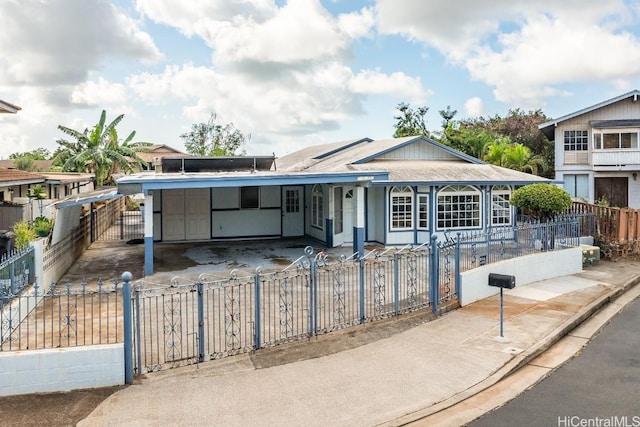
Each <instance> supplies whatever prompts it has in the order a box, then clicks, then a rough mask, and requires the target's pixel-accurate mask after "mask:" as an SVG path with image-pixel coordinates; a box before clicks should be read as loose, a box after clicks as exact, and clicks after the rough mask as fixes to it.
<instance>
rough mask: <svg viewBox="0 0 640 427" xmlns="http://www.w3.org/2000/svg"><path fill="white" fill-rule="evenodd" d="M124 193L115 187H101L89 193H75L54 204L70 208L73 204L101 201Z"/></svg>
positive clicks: (59, 207) (60, 207) (115, 197)
mask: <svg viewBox="0 0 640 427" xmlns="http://www.w3.org/2000/svg"><path fill="white" fill-rule="evenodd" d="M122 196H123V195H122V194H120V193H118V189H117V188H115V187H107V188H101V189H99V190H94V191H89V192H87V193H81V194H75V195H73V196H69V197H67V198H65V199H62V200H60V201H58V202H56V203H55V204H54V205H55V207H56V208H58V209H62V208H69V207H71V206H77V205H84V204H87V203H95V202H101V201H104V200H111V199H117V198H118V197H122Z"/></svg>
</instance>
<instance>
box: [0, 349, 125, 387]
mask: <svg viewBox="0 0 640 427" xmlns="http://www.w3.org/2000/svg"><path fill="white" fill-rule="evenodd" d="M123 384H124V345H123V344H107V345H93V346H86V347H70V348H56V349H47V350H29V351H9V352H2V353H0V396H11V395H17V394H29V393H47V392H60V391H70V390H77V389H86V388H95V387H110V386H116V385H123Z"/></svg>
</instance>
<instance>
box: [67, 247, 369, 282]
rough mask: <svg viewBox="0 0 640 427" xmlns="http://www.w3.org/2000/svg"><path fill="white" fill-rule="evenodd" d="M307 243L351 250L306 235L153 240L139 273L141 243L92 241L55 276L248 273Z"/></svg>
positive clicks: (336, 252)
mask: <svg viewBox="0 0 640 427" xmlns="http://www.w3.org/2000/svg"><path fill="white" fill-rule="evenodd" d="M307 246H310V247H311V248H312V249H313V254H314V255H315V254H317V253H318V252H321V251H322V252H323V253H324V254H326V255H327V257H328V259H329V260H330V261H335V260H337V259H338V258H340V256H343V255H344V256H345V257H350V256H351V255H352V248H351V247H338V248H326V247H325V246H323V245H322V243H321V242H318V241H316V240H312V239H308V238H295V239H269V240H252V241H229V242H197V243H193V242H190V243H156V244H154V270H155V273H154V274H153V275H152V276H147V277H144V245H142V244H127V243H126V242H123V241H118V242H94V243H93V244H91V246H90V247H89V248H88V249H87V250H86V251H85V252H84V253H83V254H82V256H81V257H80V258H79V259H78V260H77V261H76V262H75V263H74V265H73V266H72V267H71V268H70V269H69V271H67V273H66V274H65V275H64V276H63V277H62V278H61V279H60V280H59V282H62V283H64V282H66V281H69V282H71V283H72V284H75V283H79V282H81V281H82V280H87V281H89V282H92V281H96V280H98V279H99V278H101V279H103V280H107V279H109V280H112V279H114V278H120V277H121V275H122V273H123V272H125V271H129V272H131V273H132V274H133V279H134V281H135V280H138V279H141V278H144V279H145V280H149V281H153V282H156V283H165V282H166V283H169V281H170V280H171V278H173V277H175V276H180V277H184V278H188V279H192V280H193V279H196V278H197V277H198V276H199V275H200V274H202V273H220V274H221V275H226V274H229V273H230V272H231V271H233V270H237V271H238V274H239V275H249V274H254V273H255V270H256V268H257V267H261V269H262V270H263V271H274V270H282V269H285V268H287V267H288V266H290V265H291V264H292V263H294V262H295V261H296V260H298V259H299V258H300V257H303V256H304V255H305V248H306V247H307ZM369 249H373V248H369Z"/></svg>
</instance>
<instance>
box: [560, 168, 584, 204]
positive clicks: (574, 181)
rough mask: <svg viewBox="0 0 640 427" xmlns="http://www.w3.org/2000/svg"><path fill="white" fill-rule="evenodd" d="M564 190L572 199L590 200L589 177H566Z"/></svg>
mask: <svg viewBox="0 0 640 427" xmlns="http://www.w3.org/2000/svg"><path fill="white" fill-rule="evenodd" d="M564 189H565V191H566V192H567V193H569V195H570V196H571V197H575V198H581V199H585V200H589V175H586V174H584V175H583V174H581V175H568V174H566V175H564Z"/></svg>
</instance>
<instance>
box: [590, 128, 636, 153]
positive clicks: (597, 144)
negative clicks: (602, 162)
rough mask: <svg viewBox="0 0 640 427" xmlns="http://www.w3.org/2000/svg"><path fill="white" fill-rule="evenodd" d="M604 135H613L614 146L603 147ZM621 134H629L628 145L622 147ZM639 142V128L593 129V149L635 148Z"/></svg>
mask: <svg viewBox="0 0 640 427" xmlns="http://www.w3.org/2000/svg"><path fill="white" fill-rule="evenodd" d="M605 135H609V136H615V138H614V139H616V140H617V141H616V146H615V147H605V146H604V140H605ZM622 135H629V146H628V147H622V145H623V144H622V143H623V137H622ZM639 144H640V129H638V128H629V129H594V130H593V149H594V150H629V149H631V150H637V149H638V148H639Z"/></svg>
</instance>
